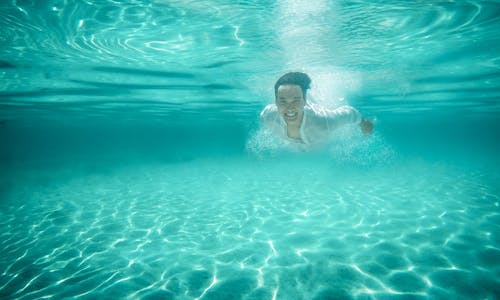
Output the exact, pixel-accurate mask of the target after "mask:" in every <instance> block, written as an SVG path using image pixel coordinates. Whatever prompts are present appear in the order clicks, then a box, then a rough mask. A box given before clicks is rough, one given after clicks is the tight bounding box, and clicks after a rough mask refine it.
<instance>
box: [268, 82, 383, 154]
mask: <svg viewBox="0 0 500 300" xmlns="http://www.w3.org/2000/svg"><path fill="white" fill-rule="evenodd" d="M310 84H311V79H310V78H309V76H308V75H307V74H305V73H301V72H290V73H287V74H285V75H283V76H281V78H280V79H278V81H277V82H276V84H275V85H274V94H275V103H274V104H269V105H267V106H266V107H265V108H264V110H263V111H262V112H261V114H260V116H261V121H262V123H263V124H264V126H265V127H267V128H269V129H270V130H271V131H272V132H274V133H275V134H276V135H278V136H280V137H281V138H284V139H286V140H288V141H292V142H297V143H302V144H307V145H314V144H321V143H322V142H326V141H327V140H328V138H329V137H331V133H332V132H333V131H334V130H335V129H337V128H339V127H341V126H344V125H348V124H357V125H359V127H360V128H361V131H362V132H363V134H364V135H369V134H371V132H372V131H373V123H372V122H370V121H369V120H366V119H364V118H363V117H362V116H361V114H360V113H359V112H358V111H357V110H356V109H354V108H353V107H350V106H342V107H339V108H337V109H335V110H330V109H326V108H323V107H320V106H318V105H314V104H312V103H308V102H307V101H306V93H307V90H308V89H309V88H310Z"/></svg>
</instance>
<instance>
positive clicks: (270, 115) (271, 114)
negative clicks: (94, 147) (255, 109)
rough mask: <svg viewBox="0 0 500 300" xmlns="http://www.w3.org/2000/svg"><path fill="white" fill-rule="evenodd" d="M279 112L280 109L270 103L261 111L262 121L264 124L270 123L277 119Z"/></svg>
mask: <svg viewBox="0 0 500 300" xmlns="http://www.w3.org/2000/svg"><path fill="white" fill-rule="evenodd" d="M277 112H278V109H277V108H276V106H275V105H272V104H269V105H267V106H266V107H264V109H263V110H262V112H261V113H260V121H261V122H262V123H263V124H264V125H269V123H271V122H273V121H275V120H274V119H275V118H276V114H277Z"/></svg>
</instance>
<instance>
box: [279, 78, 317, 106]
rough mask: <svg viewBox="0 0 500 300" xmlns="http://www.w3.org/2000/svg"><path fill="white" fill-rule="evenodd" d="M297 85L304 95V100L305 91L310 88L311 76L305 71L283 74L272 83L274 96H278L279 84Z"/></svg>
mask: <svg viewBox="0 0 500 300" xmlns="http://www.w3.org/2000/svg"><path fill="white" fill-rule="evenodd" d="M287 84H292V85H298V86H300V88H301V89H302V95H303V96H304V100H305V99H306V92H307V90H308V89H309V88H310V85H311V78H309V76H308V75H307V74H306V73H302V72H289V73H286V74H285V75H283V76H281V77H280V79H278V81H276V84H274V96H275V97H276V96H278V89H279V87H280V86H281V85H287Z"/></svg>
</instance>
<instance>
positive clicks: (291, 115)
mask: <svg viewBox="0 0 500 300" xmlns="http://www.w3.org/2000/svg"><path fill="white" fill-rule="evenodd" d="M296 115H297V113H286V114H285V116H287V117H295V116H296Z"/></svg>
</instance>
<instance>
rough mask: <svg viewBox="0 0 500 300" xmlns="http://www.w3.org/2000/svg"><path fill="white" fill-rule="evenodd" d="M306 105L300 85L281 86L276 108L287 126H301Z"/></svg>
mask: <svg viewBox="0 0 500 300" xmlns="http://www.w3.org/2000/svg"><path fill="white" fill-rule="evenodd" d="M305 104H306V102H305V100H304V96H303V95H302V89H301V88H300V86H298V85H291V84H286V85H281V86H280V87H279V88H278V93H277V95H276V106H277V107H278V112H279V114H280V116H281V117H282V118H283V119H284V120H285V122H286V123H287V125H300V124H301V123H302V117H303V115H304V105H305Z"/></svg>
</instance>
